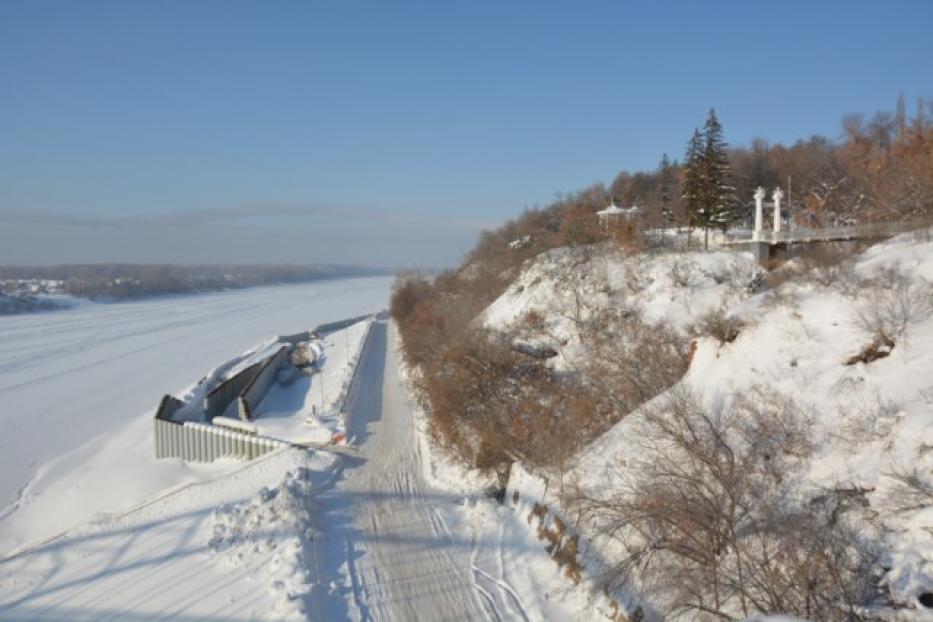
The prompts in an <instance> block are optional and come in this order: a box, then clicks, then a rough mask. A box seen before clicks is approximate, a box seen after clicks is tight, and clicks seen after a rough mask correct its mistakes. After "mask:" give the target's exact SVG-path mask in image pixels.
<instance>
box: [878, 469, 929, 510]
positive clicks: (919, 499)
mask: <svg viewBox="0 0 933 622" xmlns="http://www.w3.org/2000/svg"><path fill="white" fill-rule="evenodd" d="M885 475H886V476H887V477H889V478H891V479H892V480H894V485H893V486H891V488H890V489H889V490H888V493H887V496H886V498H885V503H886V504H887V506H888V508H889V509H890V510H892V511H893V512H895V513H898V514H902V513H905V512H915V511H917V510H924V509H926V508H928V507H930V506H933V481H930V474H929V473H925V472H922V471H921V470H920V469H919V468H917V467H916V466H914V467H913V468H910V469H899V470H896V471H892V472H890V473H885Z"/></svg>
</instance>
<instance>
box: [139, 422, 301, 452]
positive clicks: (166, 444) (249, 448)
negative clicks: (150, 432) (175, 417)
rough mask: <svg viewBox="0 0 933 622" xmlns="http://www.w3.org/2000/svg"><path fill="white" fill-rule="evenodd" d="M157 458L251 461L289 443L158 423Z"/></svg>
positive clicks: (194, 425) (202, 426)
mask: <svg viewBox="0 0 933 622" xmlns="http://www.w3.org/2000/svg"><path fill="white" fill-rule="evenodd" d="M154 423H155V457H156V459H157V460H158V459H161V458H181V459H182V460H185V461H186V462H213V461H214V460H217V459H218V458H235V459H237V460H252V459H253V458H257V457H259V456H261V455H263V454H266V453H269V452H270V451H272V450H274V449H278V448H280V447H287V446H288V443H285V442H283V441H278V440H275V439H272V438H267V437H263V436H256V435H253V434H243V433H241V432H236V431H234V430H230V429H228V428H223V427H219V426H212V425H205V424H203V423H192V422H190V421H186V422H185V423H175V422H174V421H165V420H162V419H155V420H154Z"/></svg>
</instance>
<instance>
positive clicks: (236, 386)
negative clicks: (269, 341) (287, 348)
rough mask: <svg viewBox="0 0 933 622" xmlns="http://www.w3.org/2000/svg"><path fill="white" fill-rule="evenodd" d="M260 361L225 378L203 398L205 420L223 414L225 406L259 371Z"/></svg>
mask: <svg viewBox="0 0 933 622" xmlns="http://www.w3.org/2000/svg"><path fill="white" fill-rule="evenodd" d="M261 367H262V362H259V363H256V364H254V365H250V366H249V367H247V368H246V369H244V370H243V371H241V372H240V373H238V374H237V375H235V376H232V377H230V378H227V379H226V380H224V381H223V382H221V383H220V384H218V385H217V386H216V387H214V389H213V390H212V391H211V392H210V393H208V394H207V396H206V397H205V398H204V413H205V416H206V417H207V420H208V421H210V420H211V419H213V418H214V417H219V416H220V415H222V414H224V411H225V410H227V407H228V406H229V405H230V402H232V401H233V400H234V399H236V397H237V396H238V395H240V393H242V391H243V390H244V389H245V388H246V387H247V386H248V385H249V384H250V383H251V382H252V381H253V379H254V378H255V377H256V374H258V373H259V370H260V368H261Z"/></svg>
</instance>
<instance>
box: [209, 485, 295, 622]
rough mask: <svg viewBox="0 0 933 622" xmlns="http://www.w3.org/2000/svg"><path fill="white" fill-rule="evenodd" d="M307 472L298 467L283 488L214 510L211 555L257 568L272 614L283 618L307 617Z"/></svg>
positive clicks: (222, 562)
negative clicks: (267, 593)
mask: <svg viewBox="0 0 933 622" xmlns="http://www.w3.org/2000/svg"><path fill="white" fill-rule="evenodd" d="M311 489H312V485H311V474H310V472H309V471H308V469H306V468H304V467H300V468H298V469H297V470H295V471H289V472H288V473H286V475H285V479H284V480H283V481H282V483H281V484H279V485H278V486H276V487H274V488H269V487H263V488H262V489H261V490H260V491H259V494H258V495H257V496H256V497H255V498H254V499H252V500H250V501H247V502H243V503H237V504H228V505H224V506H222V507H220V508H218V509H216V510H215V511H214V514H213V520H214V524H213V529H212V536H211V539H210V541H209V543H208V550H209V551H210V555H211V556H212V557H213V558H214V561H215V563H218V564H220V565H222V566H224V567H227V568H240V567H243V566H256V565H257V562H261V563H260V564H259V566H260V567H261V568H262V570H261V572H262V573H263V574H264V575H265V576H264V577H263V580H265V581H268V584H269V587H268V591H269V595H270V596H271V597H272V599H273V602H275V614H276V616H277V617H280V618H281V619H295V620H303V619H305V615H306V614H305V612H306V608H307V603H306V599H307V598H308V596H309V594H310V591H311V580H310V572H309V570H308V567H307V565H306V564H305V555H306V551H307V547H308V546H309V543H310V541H311V540H312V539H313V530H312V527H311V509H310V504H311Z"/></svg>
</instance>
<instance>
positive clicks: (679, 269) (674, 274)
mask: <svg viewBox="0 0 933 622" xmlns="http://www.w3.org/2000/svg"><path fill="white" fill-rule="evenodd" d="M696 271H697V267H696V264H695V263H693V262H692V261H687V260H685V259H683V258H681V257H676V256H675V257H674V259H673V261H671V267H670V269H669V270H668V276H670V278H671V283H673V284H674V285H675V286H676V287H681V288H687V287H690V285H692V284H693V283H694V281H696Z"/></svg>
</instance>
